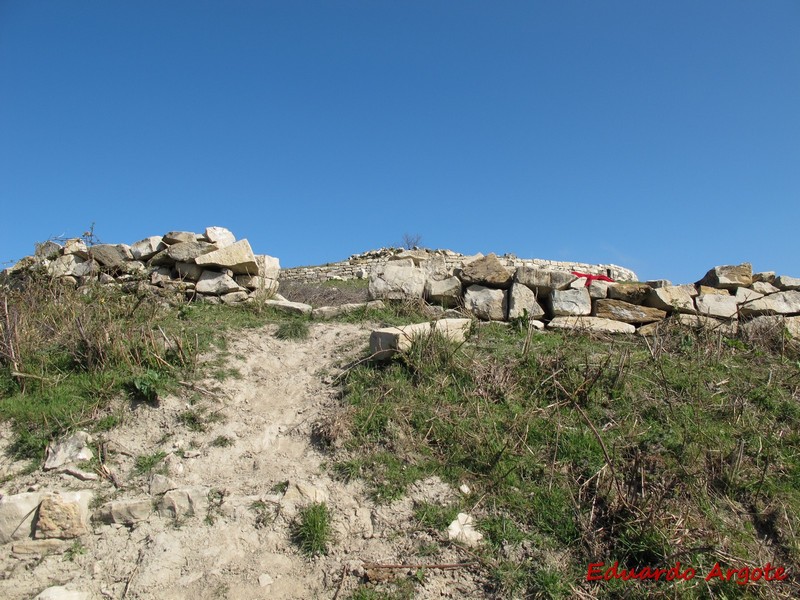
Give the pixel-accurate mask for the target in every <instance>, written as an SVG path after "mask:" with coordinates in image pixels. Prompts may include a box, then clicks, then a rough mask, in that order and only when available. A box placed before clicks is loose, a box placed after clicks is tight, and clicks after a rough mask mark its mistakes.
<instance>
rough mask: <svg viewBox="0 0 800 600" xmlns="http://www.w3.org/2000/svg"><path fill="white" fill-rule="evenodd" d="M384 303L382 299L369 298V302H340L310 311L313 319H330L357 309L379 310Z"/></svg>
mask: <svg viewBox="0 0 800 600" xmlns="http://www.w3.org/2000/svg"><path fill="white" fill-rule="evenodd" d="M385 306H386V305H385V304H384V303H383V300H370V301H369V302H354V303H351V304H340V305H339V306H321V307H319V308H315V309H313V310H312V311H311V317H312V318H314V319H331V318H333V317H338V316H340V315H346V314H349V313H352V312H355V311H357V310H362V309H366V310H370V309H372V310H380V309H382V308H384V307H385Z"/></svg>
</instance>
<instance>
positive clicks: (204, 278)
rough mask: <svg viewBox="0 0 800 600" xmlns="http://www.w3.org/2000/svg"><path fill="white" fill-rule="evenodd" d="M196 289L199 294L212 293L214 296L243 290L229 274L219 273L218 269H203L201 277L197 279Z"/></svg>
mask: <svg viewBox="0 0 800 600" xmlns="http://www.w3.org/2000/svg"><path fill="white" fill-rule="evenodd" d="M195 290H196V291H197V293H198V294H210V295H212V296H221V295H222V294H227V293H229V292H238V291H240V290H241V288H240V287H239V285H238V284H237V283H236V282H235V281H234V280H233V279H232V278H231V277H228V276H227V275H225V274H223V273H217V272H216V271H203V274H202V275H201V276H200V279H199V280H198V281H197V285H196V286H195Z"/></svg>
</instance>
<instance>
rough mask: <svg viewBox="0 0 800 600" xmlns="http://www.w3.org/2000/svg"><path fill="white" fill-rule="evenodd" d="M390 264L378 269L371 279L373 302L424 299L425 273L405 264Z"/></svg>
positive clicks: (400, 262)
mask: <svg viewBox="0 0 800 600" xmlns="http://www.w3.org/2000/svg"><path fill="white" fill-rule="evenodd" d="M404 263H405V261H397V262H389V263H386V264H385V265H382V266H381V267H379V268H378V269H376V270H375V271H374V272H373V273H372V275H371V276H370V278H369V298H370V299H371V300H408V299H413V298H422V296H423V294H424V292H425V271H423V270H422V269H420V268H419V267H415V266H413V263H412V264H411V265H409V264H404Z"/></svg>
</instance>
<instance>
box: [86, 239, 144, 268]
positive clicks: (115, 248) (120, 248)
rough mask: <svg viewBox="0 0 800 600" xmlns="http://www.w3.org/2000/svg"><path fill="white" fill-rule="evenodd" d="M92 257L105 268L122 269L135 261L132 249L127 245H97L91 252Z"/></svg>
mask: <svg viewBox="0 0 800 600" xmlns="http://www.w3.org/2000/svg"><path fill="white" fill-rule="evenodd" d="M89 254H90V255H91V257H92V258H93V259H94V260H96V261H97V262H98V263H99V264H100V265H102V266H104V267H111V268H116V267H121V266H122V265H124V264H125V261H128V260H133V254H132V253H131V250H130V247H129V246H127V245H125V244H97V245H95V246H92V247H91V249H90V250H89Z"/></svg>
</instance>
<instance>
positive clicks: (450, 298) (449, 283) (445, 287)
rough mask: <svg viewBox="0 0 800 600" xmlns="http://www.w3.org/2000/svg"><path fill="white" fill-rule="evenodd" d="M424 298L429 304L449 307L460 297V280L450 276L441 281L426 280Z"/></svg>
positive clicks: (455, 303)
mask: <svg viewBox="0 0 800 600" xmlns="http://www.w3.org/2000/svg"><path fill="white" fill-rule="evenodd" d="M425 298H426V299H427V300H428V302H430V303H431V304H436V305H437V306H444V307H446V308H451V307H453V306H457V305H458V301H459V299H460V298H461V280H460V279H459V278H458V277H450V278H449V279H445V280H443V281H432V280H430V279H429V280H427V281H426V282H425Z"/></svg>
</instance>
